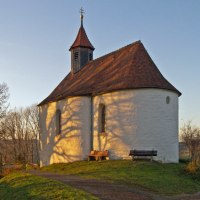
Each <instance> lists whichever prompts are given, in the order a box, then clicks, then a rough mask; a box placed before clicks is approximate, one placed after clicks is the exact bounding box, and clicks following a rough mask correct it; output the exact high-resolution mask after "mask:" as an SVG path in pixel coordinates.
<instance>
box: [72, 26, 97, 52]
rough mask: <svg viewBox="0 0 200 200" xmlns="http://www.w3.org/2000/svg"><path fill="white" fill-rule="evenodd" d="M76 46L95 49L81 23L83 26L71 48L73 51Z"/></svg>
mask: <svg viewBox="0 0 200 200" xmlns="http://www.w3.org/2000/svg"><path fill="white" fill-rule="evenodd" d="M75 47H86V48H90V49H91V50H94V47H93V46H92V44H91V42H90V41H89V39H88V37H87V34H86V32H85V29H84V27H83V25H81V27H80V28H79V31H78V34H77V36H76V39H75V41H74V43H73V44H72V46H71V47H70V49H69V50H70V51H71V50H72V49H73V48H75Z"/></svg>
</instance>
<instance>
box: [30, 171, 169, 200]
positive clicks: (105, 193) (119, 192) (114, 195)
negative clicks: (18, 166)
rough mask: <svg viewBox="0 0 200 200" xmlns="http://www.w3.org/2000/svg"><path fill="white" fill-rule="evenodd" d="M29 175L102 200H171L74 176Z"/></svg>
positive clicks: (35, 172)
mask: <svg viewBox="0 0 200 200" xmlns="http://www.w3.org/2000/svg"><path fill="white" fill-rule="evenodd" d="M29 173H31V174H34V175H37V176H42V177H46V178H50V179H54V180H57V181H60V182H63V183H65V184H67V185H70V186H73V187H75V188H79V189H82V190H85V191H87V192H89V193H91V194H93V195H94V196H97V197H99V198H100V199H102V200H168V199H169V198H167V197H163V196H158V195H155V194H152V193H149V192H147V191H142V190H141V189H138V188H130V187H127V186H125V185H120V184H116V183H109V182H106V181H102V180H95V179H85V178H81V177H79V176H74V175H61V174H54V173H47V172H40V171H29Z"/></svg>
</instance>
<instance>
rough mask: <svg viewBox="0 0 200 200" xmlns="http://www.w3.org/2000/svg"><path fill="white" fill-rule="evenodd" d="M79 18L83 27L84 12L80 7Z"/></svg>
mask: <svg viewBox="0 0 200 200" xmlns="http://www.w3.org/2000/svg"><path fill="white" fill-rule="evenodd" d="M79 12H80V14H81V15H80V18H81V26H83V17H84V15H83V14H85V12H84V10H83V8H82V7H81V9H80V11H79Z"/></svg>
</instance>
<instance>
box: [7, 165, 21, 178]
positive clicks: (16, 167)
mask: <svg viewBox="0 0 200 200" xmlns="http://www.w3.org/2000/svg"><path fill="white" fill-rule="evenodd" d="M22 169H23V165H22V164H13V165H5V166H4V167H3V175H4V176H6V175H8V174H10V173H12V172H16V171H20V170H22Z"/></svg>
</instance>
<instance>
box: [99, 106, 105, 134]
mask: <svg viewBox="0 0 200 200" xmlns="http://www.w3.org/2000/svg"><path fill="white" fill-rule="evenodd" d="M105 126H106V107H105V105H104V104H100V105H99V133H104V132H105Z"/></svg>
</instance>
